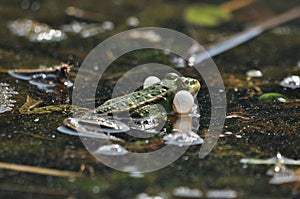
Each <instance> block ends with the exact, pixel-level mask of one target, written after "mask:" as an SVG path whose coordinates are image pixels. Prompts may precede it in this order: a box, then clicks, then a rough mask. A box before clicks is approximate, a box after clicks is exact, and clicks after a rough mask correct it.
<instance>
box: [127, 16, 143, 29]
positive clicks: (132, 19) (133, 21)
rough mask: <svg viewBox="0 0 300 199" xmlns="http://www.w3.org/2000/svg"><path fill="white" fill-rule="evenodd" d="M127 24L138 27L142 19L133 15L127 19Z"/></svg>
mask: <svg viewBox="0 0 300 199" xmlns="http://www.w3.org/2000/svg"><path fill="white" fill-rule="evenodd" d="M126 24H127V25H128V26H130V27H137V26H139V25H140V21H139V19H138V18H136V17H134V16H131V17H128V18H127V19H126Z"/></svg>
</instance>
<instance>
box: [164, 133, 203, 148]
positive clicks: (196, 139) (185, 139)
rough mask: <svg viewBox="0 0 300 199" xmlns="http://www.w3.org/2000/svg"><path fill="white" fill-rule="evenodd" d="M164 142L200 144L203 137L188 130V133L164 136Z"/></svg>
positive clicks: (178, 144)
mask: <svg viewBox="0 0 300 199" xmlns="http://www.w3.org/2000/svg"><path fill="white" fill-rule="evenodd" d="M163 139H164V141H165V143H166V144H172V145H177V146H190V145H197V144H202V143H203V139H202V138H201V137H200V136H199V135H198V134H196V133H194V132H192V131H190V132H188V133H180V132H178V133H174V134H168V135H166V136H164V138H163Z"/></svg>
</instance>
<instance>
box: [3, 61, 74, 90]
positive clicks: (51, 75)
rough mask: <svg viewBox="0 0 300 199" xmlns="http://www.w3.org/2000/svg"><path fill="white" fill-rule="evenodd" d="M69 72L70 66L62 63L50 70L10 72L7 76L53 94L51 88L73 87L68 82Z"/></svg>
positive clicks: (18, 70)
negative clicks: (59, 86)
mask: <svg viewBox="0 0 300 199" xmlns="http://www.w3.org/2000/svg"><path fill="white" fill-rule="evenodd" d="M70 70H71V66H69V65H68V64H65V63H62V64H61V65H59V66H54V67H51V68H45V67H44V68H40V69H17V70H11V71H9V72H8V74H10V75H11V76H13V77H15V78H18V79H22V80H26V81H29V83H30V84H32V85H35V86H37V87H38V88H39V89H41V90H45V91H46V92H48V93H50V92H54V90H53V88H54V87H55V86H58V85H60V84H61V85H64V86H66V87H67V88H69V87H72V86H73V83H72V82H70V81H69V80H68V76H69V73H70Z"/></svg>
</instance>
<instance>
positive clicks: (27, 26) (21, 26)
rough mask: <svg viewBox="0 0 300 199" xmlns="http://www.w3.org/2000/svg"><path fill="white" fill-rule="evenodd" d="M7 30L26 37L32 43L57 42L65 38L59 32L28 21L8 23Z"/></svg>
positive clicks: (63, 34) (42, 24) (62, 33)
mask: <svg viewBox="0 0 300 199" xmlns="http://www.w3.org/2000/svg"><path fill="white" fill-rule="evenodd" d="M8 28H9V30H10V31H11V32H12V33H13V34H14V35H17V36H20V37H26V38H27V39H28V40H29V41H32V42H58V41H61V40H64V39H66V37H67V36H66V34H65V33H64V32H63V31H61V30H56V29H53V28H51V27H50V26H48V25H47V24H44V23H40V22H37V21H34V20H30V19H19V20H16V21H12V22H9V23H8Z"/></svg>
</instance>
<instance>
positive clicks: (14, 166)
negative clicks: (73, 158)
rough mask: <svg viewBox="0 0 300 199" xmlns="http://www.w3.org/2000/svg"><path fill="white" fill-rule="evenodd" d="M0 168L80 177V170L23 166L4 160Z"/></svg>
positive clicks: (0, 163)
mask: <svg viewBox="0 0 300 199" xmlns="http://www.w3.org/2000/svg"><path fill="white" fill-rule="evenodd" d="M0 168H1V169H8V170H13V171H20V172H27V173H35V174H42V175H51V176H59V177H82V173H80V172H72V171H61V170H56V169H48V168H41V167H34V166H25V165H18V164H11V163H5V162H0Z"/></svg>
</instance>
